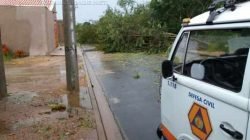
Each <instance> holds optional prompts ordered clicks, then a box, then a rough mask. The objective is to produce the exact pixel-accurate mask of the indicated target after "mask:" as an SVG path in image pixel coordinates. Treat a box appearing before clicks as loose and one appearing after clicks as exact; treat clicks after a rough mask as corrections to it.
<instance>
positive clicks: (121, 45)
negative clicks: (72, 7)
mask: <svg viewBox="0 0 250 140" xmlns="http://www.w3.org/2000/svg"><path fill="white" fill-rule="evenodd" d="M210 3H211V0H152V1H151V2H150V3H149V4H144V5H142V4H136V2H135V1H133V0H118V5H119V6H120V9H112V8H110V7H109V8H108V9H107V11H106V13H105V15H104V16H103V17H101V19H100V20H99V21H98V22H96V23H94V24H90V23H84V24H79V25H78V26H77V34H78V42H79V43H80V44H90V43H92V44H93V43H94V44H99V45H98V48H99V49H102V50H104V51H105V52H148V53H159V52H166V51H167V49H168V47H169V46H170V44H172V41H173V39H174V38H175V34H176V33H177V32H178V30H179V29H180V27H181V22H182V19H183V18H186V17H193V16H194V15H197V14H199V13H201V12H203V11H204V10H206V9H207V7H208V5H209V4H210Z"/></svg>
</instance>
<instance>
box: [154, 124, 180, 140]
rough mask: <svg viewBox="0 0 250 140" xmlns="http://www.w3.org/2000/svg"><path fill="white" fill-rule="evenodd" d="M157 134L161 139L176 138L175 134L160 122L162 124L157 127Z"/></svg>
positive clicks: (171, 139)
mask: <svg viewBox="0 0 250 140" xmlns="http://www.w3.org/2000/svg"><path fill="white" fill-rule="evenodd" d="M156 133H157V136H158V137H159V139H161V140H162V139H163V140H176V138H175V136H174V135H173V134H172V133H171V132H170V131H169V130H168V129H167V128H166V127H165V126H164V125H163V124H160V126H159V127H158V128H157V132H156Z"/></svg>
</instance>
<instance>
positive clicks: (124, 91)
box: [86, 51, 163, 140]
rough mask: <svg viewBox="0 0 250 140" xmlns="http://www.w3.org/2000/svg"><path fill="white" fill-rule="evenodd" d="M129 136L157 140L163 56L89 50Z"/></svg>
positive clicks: (100, 79) (90, 56)
mask: <svg viewBox="0 0 250 140" xmlns="http://www.w3.org/2000/svg"><path fill="white" fill-rule="evenodd" d="M86 55H87V57H88V59H89V61H90V63H91V65H92V67H93V69H94V71H95V74H96V75H97V78H98V80H99V82H100V83H101V85H102V87H103V90H104V92H105V94H106V97H107V99H108V101H109V104H110V107H111V110H112V112H113V113H114V116H115V118H116V119H117V121H118V123H119V126H120V127H121V130H122V132H123V134H124V135H125V138H126V139H129V140H157V139H158V138H157V136H156V128H157V127H158V125H159V123H160V103H159V99H160V97H159V81H160V80H159V79H160V78H159V77H160V76H159V75H160V71H159V70H160V65H161V62H162V60H163V57H162V56H156V55H145V54H103V53H101V52H96V51H92V52H86Z"/></svg>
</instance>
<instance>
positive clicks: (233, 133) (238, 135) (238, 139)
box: [220, 124, 243, 140]
mask: <svg viewBox="0 0 250 140" xmlns="http://www.w3.org/2000/svg"><path fill="white" fill-rule="evenodd" d="M220 128H221V129H222V130H223V131H225V132H226V133H227V134H229V135H230V136H232V137H233V138H234V139H236V140H242V139H243V135H242V133H240V132H238V131H232V130H230V129H227V128H225V126H224V124H221V125H220Z"/></svg>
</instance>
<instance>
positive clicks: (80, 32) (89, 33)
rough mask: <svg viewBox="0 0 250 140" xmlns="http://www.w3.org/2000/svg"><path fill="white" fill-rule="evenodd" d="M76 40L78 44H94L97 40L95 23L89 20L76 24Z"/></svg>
mask: <svg viewBox="0 0 250 140" xmlns="http://www.w3.org/2000/svg"><path fill="white" fill-rule="evenodd" d="M76 32H77V42H78V43H80V44H95V43H96V42H97V34H96V25H95V24H91V23H89V22H85V23H83V24H77V26H76Z"/></svg>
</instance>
